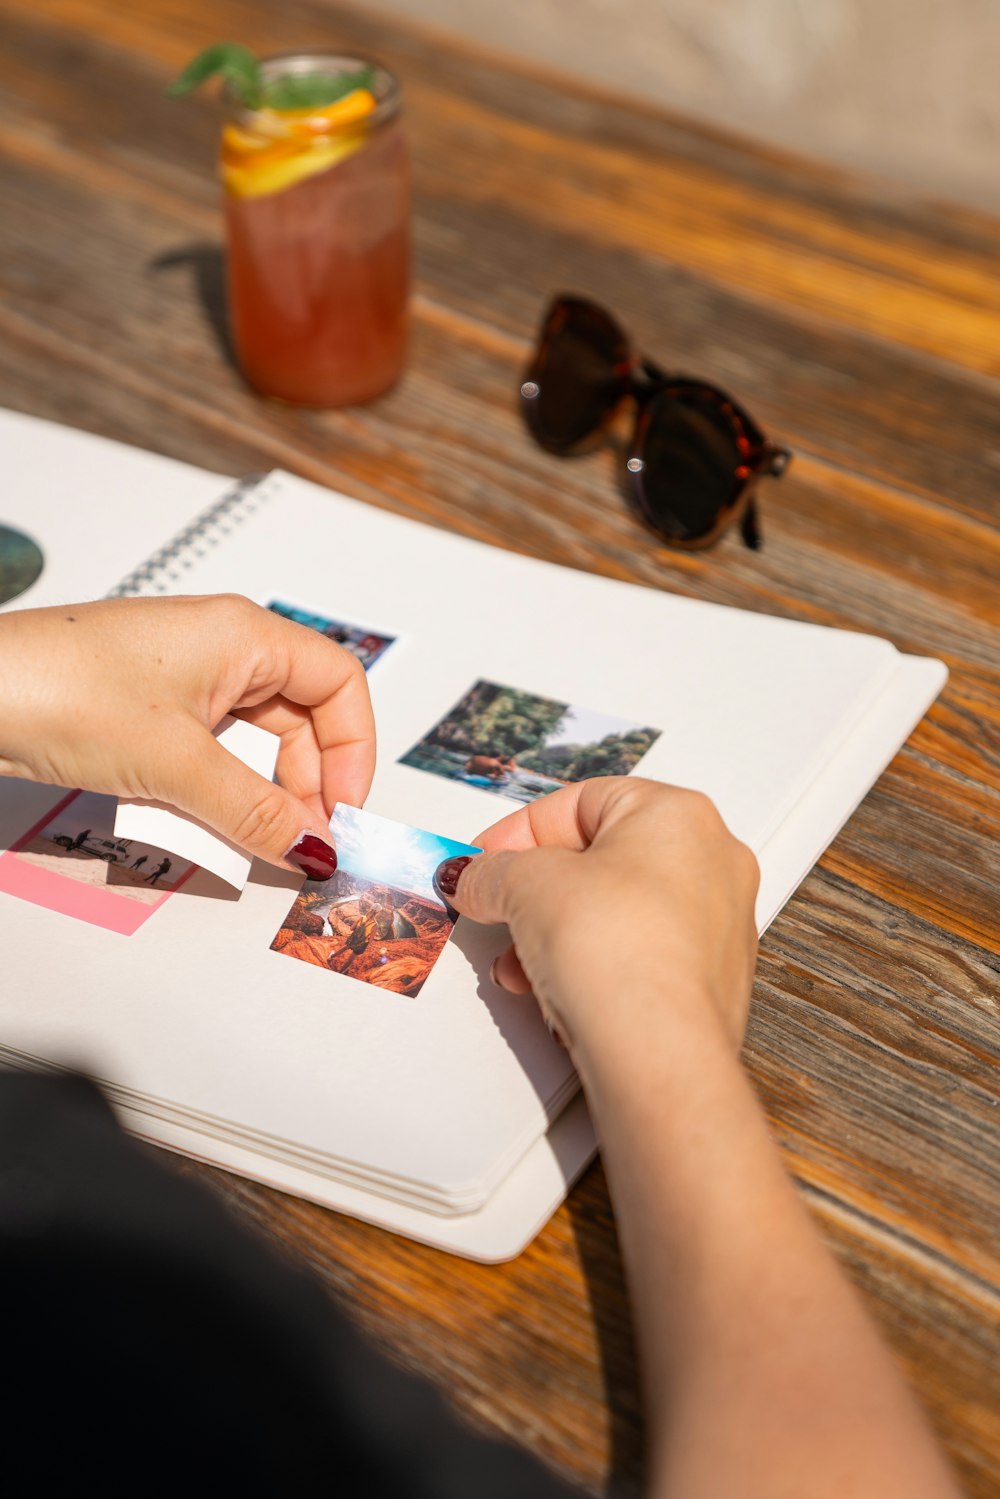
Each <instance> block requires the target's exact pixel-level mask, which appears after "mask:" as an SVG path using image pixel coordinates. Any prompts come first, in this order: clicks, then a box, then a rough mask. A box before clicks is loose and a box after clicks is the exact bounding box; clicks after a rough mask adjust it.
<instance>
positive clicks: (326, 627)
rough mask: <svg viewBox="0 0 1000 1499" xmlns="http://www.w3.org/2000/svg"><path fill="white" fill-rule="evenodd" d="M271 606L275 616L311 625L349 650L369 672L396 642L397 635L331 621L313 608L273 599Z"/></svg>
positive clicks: (335, 620)
mask: <svg viewBox="0 0 1000 1499" xmlns="http://www.w3.org/2000/svg"><path fill="white" fill-rule="evenodd" d="M267 607H268V609H270V610H271V612H272V613H273V614H280V615H281V617H282V619H290V620H293V621H294V622H295V624H297V625H308V627H309V629H310V630H318V631H319V633H320V634H321V635H325V636H326V637H327V639H328V640H335V641H336V642H337V644H338V645H342V646H343V647H344V649H345V651H350V653H351V655H352V656H357V658H358V660H359V661H360V662H361V665H362V666H363V667H364V669H365V671H371V669H372V667H373V666H374V665H375V662H376V661H378V660H379V659H380V658H381V657H382V656H384V655H385V653H386V651H387V650H388V649H389V647H390V646H391V645H392V644H393V643H394V641H395V639H396V637H395V635H380V634H379V633H378V632H377V631H375V630H366V629H363V628H362V627H361V626H360V625H350V624H347V623H346V622H345V621H344V620H342V619H328V618H327V617H326V615H325V614H315V613H313V611H312V610H311V609H300V608H299V607H298V606H297V605H296V604H286V603H283V602H282V601H281V600H280V599H272V600H271V602H270V603H269V604H268V605H267Z"/></svg>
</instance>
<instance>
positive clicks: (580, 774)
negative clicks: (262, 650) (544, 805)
mask: <svg viewBox="0 0 1000 1499" xmlns="http://www.w3.org/2000/svg"><path fill="white" fill-rule="evenodd" d="M659 737H660V730H659V729H653V728H650V727H648V726H642V725H639V724H632V723H629V722H627V721H626V720H624V719H620V718H612V717H609V716H608V714H606V713H594V712H592V711H591V710H589V709H587V708H576V707H574V706H573V705H572V704H570V703H561V702H557V701H555V699H553V698H544V697H537V696H536V695H535V694H534V693H531V692H522V691H520V690H519V689H518V688H516V687H501V686H499V685H498V684H497V683H496V682H484V681H479V682H476V683H475V684H474V685H473V686H472V687H470V688H469V691H468V692H467V693H466V694H465V696H464V697H463V698H462V699H461V701H460V702H458V703H456V704H455V706H454V708H452V710H451V712H450V713H447V714H446V715H445V717H444V718H442V720H441V722H440V723H438V724H436V725H435V727H434V728H433V729H431V730H430V731H429V732H428V733H427V734H425V735H424V737H423V738H422V739H421V740H420V742H419V743H418V744H415V745H414V746H413V748H412V749H411V750H408V751H407V753H406V754H405V755H402V756H400V761H399V763H400V764H401V765H410V766H412V767H413V768H414V769H415V770H426V771H429V772H430V773H431V774H432V775H438V776H444V777H446V778H447V779H449V780H457V781H464V782H465V783H466V784H468V785H471V786H478V787H480V788H482V789H483V790H485V791H495V792H497V793H498V795H500V796H506V797H510V799H511V800H512V801H518V802H532V801H534V800H535V799H536V798H537V797H539V796H546V795H547V794H548V793H549V792H550V791H555V790H557V789H558V788H559V787H560V786H565V785H567V784H569V783H570V782H572V781H583V780H586V779H587V778H588V777H589V776H621V775H628V774H629V772H630V771H632V770H634V769H635V767H636V766H637V765H638V763H639V761H640V760H641V759H642V757H643V755H644V754H645V753H646V751H647V750H648V749H649V748H650V746H651V745H652V744H654V743H655V741H656V740H657V739H658V738H659Z"/></svg>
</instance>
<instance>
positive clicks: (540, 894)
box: [448, 848, 573, 926]
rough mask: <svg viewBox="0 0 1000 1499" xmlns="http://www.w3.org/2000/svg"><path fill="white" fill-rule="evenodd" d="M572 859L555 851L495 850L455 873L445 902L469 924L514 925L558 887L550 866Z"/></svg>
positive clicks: (544, 849) (562, 852)
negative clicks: (466, 919)
mask: <svg viewBox="0 0 1000 1499" xmlns="http://www.w3.org/2000/svg"><path fill="white" fill-rule="evenodd" d="M572 857H573V856H572V855H571V854H567V852H566V851H565V850H564V849H556V848H533V849H522V850H517V851H515V850H513V849H499V850H497V852H496V853H491V854H479V855H478V856H477V857H476V858H474V859H470V860H469V861H468V862H467V863H466V865H465V868H464V869H462V870H461V872H460V873H459V874H458V882H457V884H455V885H454V888H453V893H449V894H448V900H449V902H450V904H451V905H452V906H454V908H455V910H456V911H457V912H458V913H459V915H460V916H468V917H469V918H470V919H471V920H472V921H479V922H482V923H483V924H484V925H494V924H496V923H498V922H503V923H504V925H506V926H514V925H516V924H517V922H518V918H519V917H520V916H521V915H523V913H524V912H525V911H526V910H528V911H530V910H537V908H538V907H539V906H540V905H543V904H546V903H547V897H549V895H550V894H551V893H552V891H553V889H555V888H557V886H558V878H559V873H560V871H559V870H558V869H554V868H553V865H561V864H562V863H563V861H564V860H565V859H567V858H572ZM453 862H454V863H458V862H459V861H458V860H455V861H453Z"/></svg>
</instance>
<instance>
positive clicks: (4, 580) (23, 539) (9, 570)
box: [0, 526, 45, 604]
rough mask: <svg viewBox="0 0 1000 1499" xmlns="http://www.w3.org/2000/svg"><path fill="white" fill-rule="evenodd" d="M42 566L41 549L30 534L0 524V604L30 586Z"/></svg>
mask: <svg viewBox="0 0 1000 1499" xmlns="http://www.w3.org/2000/svg"><path fill="white" fill-rule="evenodd" d="M44 566H45V558H44V557H43V556H42V549H41V547H39V546H38V545H37V543H36V542H34V541H32V539H31V537H30V536H25V534H24V532H23V531H15V530H13V529H12V528H11V527H10V526H0V604H6V603H7V601H8V599H16V598H17V596H18V594H19V593H23V592H24V590H25V589H26V588H30V587H31V585H32V583H33V582H34V581H35V579H36V578H37V577H38V575H39V573H40V572H41V570H42V568H43V567H44Z"/></svg>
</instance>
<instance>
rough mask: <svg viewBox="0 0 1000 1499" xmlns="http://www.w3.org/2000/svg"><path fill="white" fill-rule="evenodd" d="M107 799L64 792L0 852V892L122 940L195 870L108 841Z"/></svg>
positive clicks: (145, 847)
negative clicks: (42, 816)
mask: <svg viewBox="0 0 1000 1499" xmlns="http://www.w3.org/2000/svg"><path fill="white" fill-rule="evenodd" d="M116 807H117V800H116V798H115V797H113V796H101V795H99V794H98V793H97V792H96V791H71V792H69V794H68V795H67V796H65V797H63V799H62V801H60V802H59V803H58V804H57V805H56V806H55V807H54V808H53V810H52V811H51V812H49V813H47V814H46V816H45V818H44V819H43V820H42V821H41V822H39V823H37V824H36V825H35V826H34V827H33V828H30V829H29V830H28V832H26V833H25V834H24V836H23V837H22V838H19V839H18V841H17V843H15V844H14V846H13V848H11V849H9V850H8V851H7V852H5V853H3V854H0V890H3V891H5V892H6V893H7V894H8V895H16V896H18V897H20V899H22V900H27V901H31V903H32V904H33V905H36V906H44V907H45V908H46V909H47V910H49V911H58V912H60V913H61V914H62V915H64V916H74V917H76V918H77V920H79V921H86V922H89V923H90V925H91V926H99V927H103V928H104V929H105V931H109V932H119V933H121V934H122V935H123V936H126V937H130V936H131V935H132V933H133V932H136V931H138V929H139V927H141V926H142V924H143V922H144V921H146V920H148V918H149V917H150V916H151V915H152V913H153V912H154V911H155V910H156V909H157V907H158V906H161V905H162V904H163V902H164V901H165V900H166V899H167V897H168V896H169V895H170V894H171V893H172V892H173V891H174V890H176V889H177V888H178V887H179V886H180V885H182V884H183V883H184V881H185V880H186V879H188V878H189V876H190V875H192V874H193V873H194V871H195V868H196V866H195V865H194V864H189V863H187V862H186V861H185V860H183V859H178V858H176V857H174V856H173V855H171V854H167V853H164V851H163V850H162V849H159V848H152V847H151V846H150V845H149V844H146V843H138V842H136V841H135V840H134V839H130V838H119V837H117V836H116V835H115V831H114V827H115V808H116Z"/></svg>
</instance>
